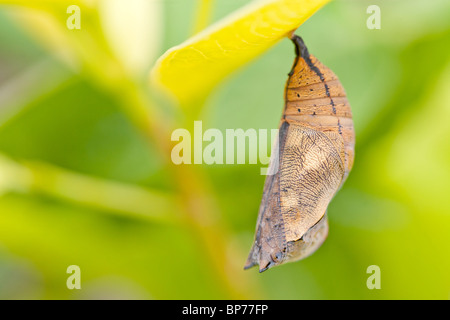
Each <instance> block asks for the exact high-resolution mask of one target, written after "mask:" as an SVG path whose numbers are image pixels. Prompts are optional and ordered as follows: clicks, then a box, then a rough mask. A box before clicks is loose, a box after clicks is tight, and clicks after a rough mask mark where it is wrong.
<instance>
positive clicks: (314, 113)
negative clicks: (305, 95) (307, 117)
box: [313, 105, 316, 116]
mask: <svg viewBox="0 0 450 320" xmlns="http://www.w3.org/2000/svg"><path fill="white" fill-rule="evenodd" d="M314 106H315V105H314ZM315 115H316V112H315V111H314V112H313V116H315Z"/></svg>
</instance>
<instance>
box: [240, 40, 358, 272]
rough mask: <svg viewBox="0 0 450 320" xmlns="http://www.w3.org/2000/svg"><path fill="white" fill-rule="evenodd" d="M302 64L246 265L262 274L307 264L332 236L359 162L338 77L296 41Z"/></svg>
mask: <svg viewBox="0 0 450 320" xmlns="http://www.w3.org/2000/svg"><path fill="white" fill-rule="evenodd" d="M292 41H293V42H294V44H295V49H296V55H297V56H296V59H295V61H294V65H293V67H292V70H291V72H290V73H289V78H288V81H287V83H286V88H285V106H284V111H283V116H282V119H281V124H280V130H279V135H278V141H277V144H276V147H275V149H274V150H275V151H279V152H278V154H276V152H275V154H274V153H272V156H271V167H272V169H273V167H274V166H276V167H277V169H276V170H275V171H276V172H275V173H274V174H272V175H268V176H267V177H266V182H265V185H264V192H263V197H262V201H261V205H260V208H259V213H258V221H257V227H256V235H255V240H254V243H253V247H252V249H251V251H250V254H249V256H248V259H247V263H246V265H245V269H248V268H250V267H252V266H254V265H259V271H260V272H263V271H265V270H267V269H269V268H271V267H274V266H277V265H280V264H282V263H286V262H292V261H297V260H300V259H303V258H305V257H307V256H309V255H310V254H312V253H313V252H314V251H315V250H317V249H318V248H319V247H320V245H321V244H322V243H323V242H324V241H325V239H326V237H327V235H328V221H327V216H326V211H327V207H328V204H329V203H330V201H331V199H332V198H333V196H334V195H335V194H336V192H337V191H338V190H339V188H340V187H341V186H342V184H343V183H344V181H345V180H346V178H347V176H348V174H349V172H350V170H351V168H352V165H353V157H354V144H355V135H354V130H353V121H352V113H351V110H350V105H349V103H348V101H347V98H346V94H345V91H344V88H343V87H342V85H341V83H340V82H339V80H338V78H337V77H336V75H335V74H334V73H333V72H332V71H331V70H330V69H328V68H327V67H326V66H324V65H323V64H322V63H320V62H319V61H318V60H317V59H316V58H315V57H314V56H312V55H310V54H309V52H308V49H307V48H306V46H305V44H304V42H303V40H302V39H301V38H300V37H298V36H296V35H294V36H293V37H292Z"/></svg>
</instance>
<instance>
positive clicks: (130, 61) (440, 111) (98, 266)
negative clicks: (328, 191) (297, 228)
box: [0, 0, 450, 299]
mask: <svg viewBox="0 0 450 320" xmlns="http://www.w3.org/2000/svg"><path fill="white" fill-rule="evenodd" d="M113 3H115V4H113ZM124 3H127V5H124ZM246 3H247V1H244V0H215V1H194V0H189V1H187V0H155V1H154V0H150V1H122V4H120V0H119V1H84V2H78V3H77V1H73V3H66V2H65V1H50V0H44V1H0V195H1V196H0V298H2V299H240V298H250V299H257V298H264V299H448V298H449V295H450V272H449V271H450V257H449V254H450V235H449V234H450V233H449V228H450V197H449V192H450V143H449V141H450V126H449V120H450V90H449V86H450V64H449V62H450V55H449V50H450V3H449V2H448V1H447V0H435V1H432V2H431V1H425V0H420V1H419V0H414V1H411V0H408V1H407V0H396V1H392V0H378V1H376V0H373V1H356V0H355V1H353V0H347V1H344V0H336V1H333V2H331V3H329V4H328V5H326V6H325V7H324V8H323V9H321V10H320V11H319V12H317V13H316V14H315V15H314V16H312V17H311V18H310V19H309V20H308V21H307V22H306V23H305V24H303V25H302V26H301V27H300V28H299V30H298V31H297V34H299V35H301V36H302V37H303V38H304V40H305V42H306V43H307V45H308V47H309V49H310V52H312V53H313V54H314V55H315V56H317V57H318V58H319V59H320V60H321V61H322V62H323V63H324V64H326V65H328V66H329V67H330V68H331V69H332V70H334V71H335V73H336V74H337V75H338V76H339V78H340V79H341V82H342V83H343V85H344V87H345V88H346V91H347V94H348V97H349V101H350V103H351V106H352V109H353V116H354V123H355V130H356V137H357V145H356V161H355V166H354V169H353V171H352V173H351V174H350V176H349V179H348V180H347V182H346V184H345V186H344V187H343V189H342V190H341V191H340V192H339V193H338V195H337V196H336V197H335V199H333V201H332V202H331V204H330V206H329V210H328V214H329V222H330V234H329V237H328V239H327V240H326V242H325V243H324V245H323V246H322V247H321V248H320V249H319V250H318V251H317V252H316V253H315V254H314V255H312V256H311V257H308V258H307V259H305V260H302V261H300V262H296V263H291V264H286V265H283V266H280V267H277V268H274V269H271V270H269V271H267V272H264V273H262V274H259V273H258V272H257V270H256V269H251V270H247V271H243V270H242V267H243V265H244V262H245V259H246V256H247V254H248V251H249V249H250V247H251V243H252V240H253V236H254V229H255V223H256V217H257V212H258V207H259V203H260V199H261V194H262V188H263V183H264V176H261V175H260V174H259V170H260V167H261V165H260V164H258V165H214V166H207V165H202V166H200V165H195V166H194V165H192V166H178V167H177V166H174V165H173V164H171V163H170V161H167V158H165V157H166V156H167V154H166V155H164V154H163V153H164V152H162V151H161V148H160V147H159V144H161V143H162V144H164V143H166V144H167V143H170V136H168V135H165V134H163V133H161V135H160V136H159V140H160V141H159V142H158V141H155V139H152V137H155V134H153V135H150V134H148V132H151V131H152V130H154V131H156V132H158V130H159V129H158V127H159V125H160V124H161V123H170V122H171V121H173V123H171V124H170V125H172V126H173V127H177V126H182V127H185V126H186V125H187V124H188V123H191V125H192V122H190V121H191V120H194V119H192V118H191V116H192V115H183V114H182V112H180V111H177V108H176V106H175V107H174V106H171V105H170V103H168V102H167V101H165V99H164V97H163V95H162V94H161V93H160V92H157V91H155V90H150V89H149V88H148V82H147V75H148V72H149V70H150V68H151V66H152V64H153V63H154V62H155V60H156V59H157V58H158V56H160V55H161V54H163V53H164V52H165V51H166V50H167V49H169V48H170V47H172V46H174V45H177V44H179V43H181V42H183V41H184V40H186V39H187V38H189V37H190V36H192V35H193V34H194V33H195V32H197V31H198V30H200V29H202V28H203V27H205V26H206V25H208V24H210V23H212V22H214V21H217V20H219V19H221V18H222V17H225V16H226V15H228V14H229V13H231V12H233V11H235V10H237V9H238V8H240V7H242V6H243V5H245V4H246ZM69 4H79V5H80V6H81V10H82V11H81V13H82V16H81V17H82V20H81V29H80V30H68V29H67V28H66V27H65V22H66V19H67V17H68V16H69V15H68V14H67V13H66V8H67V6H68V5H69ZM373 4H376V5H378V6H379V7H380V8H381V29H380V30H369V29H368V28H367V27H366V20H367V18H368V17H369V14H367V13H366V9H367V7H368V6H369V5H373ZM293 58H294V50H293V46H292V44H291V43H290V42H289V41H288V40H287V39H286V40H282V41H281V42H280V43H279V44H277V45H276V46H275V47H273V48H272V49H271V50H270V51H269V52H267V53H266V54H264V55H263V56H261V57H259V58H258V59H256V60H255V61H252V62H251V63H250V64H248V65H247V66H245V67H244V68H242V69H240V70H239V71H238V72H235V73H233V74H232V75H231V76H230V77H228V78H227V79H226V81H225V82H224V83H222V84H221V85H220V86H219V87H218V88H216V90H214V92H213V93H212V94H211V95H210V96H209V97H207V98H206V100H205V101H206V102H205V105H204V107H203V108H202V109H201V112H199V113H198V114H196V115H195V117H196V120H203V128H204V130H205V129H207V128H219V129H221V130H225V129H227V128H243V129H244V130H246V129H248V128H255V129H259V128H267V129H271V128H276V127H277V125H278V123H279V118H280V114H281V110H282V106H283V89H284V84H285V81H286V75H287V72H288V71H289V70H290V67H291V65H292V61H293ZM148 110H157V111H152V112H148ZM174 110H175V111H174ZM158 112H159V113H161V114H163V115H164V116H162V117H161V118H159V114H158ZM180 114H181V115H180ZM145 117H148V118H149V119H150V121H148V122H149V123H150V125H149V124H148V123H147V122H146V121H142V119H143V118H145ZM179 118H182V119H183V120H180V121H178V119H179ZM163 119H164V120H163ZM146 126H147V127H146ZM149 126H150V127H149ZM169 127H170V126H169ZM188 129H191V128H189V127H188ZM156 136H158V135H157V134H156ZM74 264H75V265H78V266H80V268H81V287H82V289H81V290H69V289H67V287H66V280H67V277H68V276H69V275H68V274H67V273H66V269H67V267H68V266H69V265H74ZM370 265H378V266H379V267H380V269H381V289H380V290H369V289H368V288H367V286H366V280H367V278H368V277H369V274H367V273H366V270H367V267H368V266H370Z"/></svg>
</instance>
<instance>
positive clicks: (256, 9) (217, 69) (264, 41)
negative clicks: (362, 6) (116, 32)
mask: <svg viewBox="0 0 450 320" xmlns="http://www.w3.org/2000/svg"><path fill="white" fill-rule="evenodd" d="M329 1H330V0H268V1H267V0H266V1H255V2H252V3H251V4H250V5H247V6H246V7H244V8H242V9H241V10H239V11H237V12H235V13H234V14H232V15H230V16H228V17H226V18H225V19H223V20H222V21H219V22H218V23H216V24H214V25H212V26H211V27H209V28H207V29H205V30H204V31H202V32H200V33H199V34H197V35H196V36H194V37H192V38H191V39H188V40H187V41H186V42H184V43H182V44H180V45H178V46H176V47H173V48H171V49H169V50H168V51H167V52H166V53H165V54H164V55H162V56H161V57H160V59H159V60H158V61H157V62H156V65H155V66H154V68H153V69H152V71H151V73H150V81H151V84H152V85H153V86H157V87H162V88H165V89H167V90H168V91H169V93H171V94H172V95H173V96H174V98H175V99H176V100H177V101H178V102H179V103H180V104H181V105H182V106H183V107H186V106H193V105H194V104H195V103H198V102H199V101H201V100H202V99H203V98H204V97H205V96H206V95H207V94H208V93H209V92H210V91H211V90H212V89H213V88H214V87H215V86H216V85H217V84H218V83H219V82H220V81H221V80H222V79H223V78H224V77H226V76H227V75H228V74H230V73H231V72H232V71H234V70H236V69H238V68H239V67H241V66H242V65H244V64H245V63H247V62H249V61H250V60H252V59H254V58H255V57H257V56H259V55H261V54H262V53H263V52H265V51H266V50H267V49H269V48H270V47H271V46H273V45H274V44H275V43H277V41H278V40H280V39H282V38H283V37H284V36H286V35H287V34H288V33H289V32H291V31H292V30H295V29H297V28H298V27H299V26H300V25H301V24H302V23H303V22H304V21H306V20H307V19H308V18H309V17H310V16H311V15H313V14H314V13H315V12H316V11H317V10H318V9H320V8H321V7H322V6H323V5H325V4H326V3H327V2H329Z"/></svg>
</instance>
